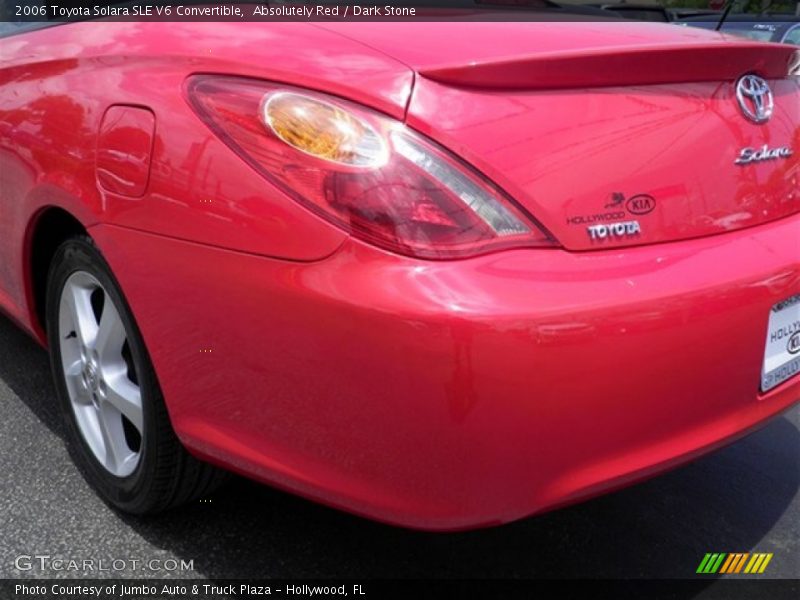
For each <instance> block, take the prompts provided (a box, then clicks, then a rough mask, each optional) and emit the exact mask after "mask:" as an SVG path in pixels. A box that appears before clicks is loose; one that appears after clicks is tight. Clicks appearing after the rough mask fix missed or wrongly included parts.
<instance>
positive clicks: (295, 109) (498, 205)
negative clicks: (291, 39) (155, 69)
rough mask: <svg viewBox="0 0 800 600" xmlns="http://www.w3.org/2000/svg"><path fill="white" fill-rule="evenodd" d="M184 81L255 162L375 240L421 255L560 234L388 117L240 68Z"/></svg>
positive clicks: (194, 99) (208, 115)
mask: <svg viewBox="0 0 800 600" xmlns="http://www.w3.org/2000/svg"><path fill="white" fill-rule="evenodd" d="M187 90H188V97H189V101H190V103H191V105H192V106H193V107H194V109H195V111H196V112H197V113H198V115H199V116H200V117H201V118H202V119H203V120H204V121H205V122H206V123H207V124H208V125H209V127H211V129H212V130H214V131H215V132H216V134H217V135H219V137H220V138H221V139H222V140H223V141H225V143H227V144H228V145H229V146H230V147H231V148H232V149H233V150H235V151H236V152H237V153H238V154H239V155H240V156H241V157H242V158H243V159H244V160H246V161H247V162H248V163H249V164H250V165H252V166H253V167H254V168H255V169H256V170H257V171H259V172H260V173H261V174H262V175H264V176H265V177H266V178H267V179H269V180H270V181H271V182H273V183H274V184H276V185H277V186H278V187H280V188H281V189H282V190H284V191H285V192H286V193H287V194H289V195H291V196H292V197H293V198H295V199H296V200H297V201H298V202H300V203H302V204H303V205H304V206H306V207H308V208H309V209H311V210H312V211H314V212H315V213H317V214H318V215H320V216H322V217H323V218H325V219H327V220H329V221H332V222H333V223H335V224H336V225H338V226H340V227H342V228H343V229H345V230H346V231H348V232H350V233H352V234H353V235H355V236H357V237H359V238H361V239H364V240H366V241H368V242H370V243H373V244H375V245H378V246H381V247H383V248H386V249H388V250H391V251H394V252H399V253H401V254H406V255H409V256H416V257H421V258H454V257H463V256H472V255H475V254H480V253H484V252H487V251H489V250H494V249H497V248H507V247H512V246H525V247H531V246H552V245H554V243H555V242H554V240H553V239H552V238H551V237H550V236H549V235H548V234H547V233H546V232H545V231H544V230H543V229H542V228H541V227H540V226H539V225H538V224H537V223H536V222H535V221H534V220H533V219H532V218H531V217H530V216H528V215H527V214H526V213H525V212H524V211H523V210H522V209H521V208H520V207H518V206H516V204H514V203H513V202H512V201H511V200H510V199H508V198H507V197H505V196H504V195H503V194H502V192H500V190H498V189H497V188H496V187H495V186H494V185H492V184H491V183H489V182H488V181H486V180H485V179H484V178H483V177H481V176H480V175H479V174H478V173H476V172H475V171H474V170H473V169H471V168H469V167H468V166H467V165H465V164H463V163H462V162H461V161H459V160H458V159H457V158H455V157H454V156H452V155H451V154H450V153H448V152H447V151H445V150H444V149H442V148H440V147H439V146H437V145H435V144H434V143H433V142H431V141H429V140H427V139H425V138H423V137H422V136H421V135H419V134H417V133H415V132H413V131H411V130H409V129H408V128H406V127H405V126H404V125H403V124H402V123H399V122H397V121H394V120H392V119H390V118H388V117H385V116H383V115H379V114H377V113H374V112H372V111H370V110H367V109H365V108H362V107H359V106H356V105H354V104H352V103H350V102H346V101H344V100H340V99H338V98H332V97H329V96H325V95H323V94H319V93H316V92H309V91H304V90H297V89H292V88H288V87H286V86H281V85H277V84H269V83H263V82H258V81H251V80H246V79H240V78H234V77H221V76H219V77H218V76H212V75H199V76H196V77H193V78H191V79H190V80H189V83H188V87H187Z"/></svg>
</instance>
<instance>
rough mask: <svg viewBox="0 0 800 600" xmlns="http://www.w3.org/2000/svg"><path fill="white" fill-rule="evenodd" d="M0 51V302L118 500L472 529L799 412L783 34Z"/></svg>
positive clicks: (436, 33)
mask: <svg viewBox="0 0 800 600" xmlns="http://www.w3.org/2000/svg"><path fill="white" fill-rule="evenodd" d="M0 43H2V58H1V60H2V62H1V63H0V217H1V218H0V307H2V309H3V312H5V313H7V315H9V316H10V317H11V318H12V319H14V320H15V321H16V322H18V323H19V324H20V325H21V326H22V327H23V328H24V329H26V330H27V331H28V332H29V333H30V334H31V335H33V336H34V337H35V338H36V339H37V340H39V342H41V343H42V344H43V345H46V346H47V347H48V348H49V351H50V355H51V361H52V365H53V373H54V377H55V383H56V390H57V396H58V402H60V404H61V405H62V407H63V414H64V417H65V419H66V422H67V423H68V430H69V439H70V440H71V443H70V447H71V450H72V454H73V456H74V458H75V460H76V462H77V463H78V465H79V466H80V467H81V470H82V471H83V473H84V474H85V476H86V478H87V479H88V481H89V482H90V483H91V484H92V485H93V486H94V487H95V488H96V489H97V490H98V492H99V493H100V494H101V495H102V496H103V497H104V498H105V499H106V500H107V501H108V502H110V503H111V504H112V505H114V506H116V507H118V508H120V509H122V510H124V511H129V512H132V513H138V514H144V513H152V512H156V511H162V510H165V509H167V508H169V507H172V506H175V505H177V504H179V503H181V502H185V501H188V500H190V499H193V498H197V497H198V496H200V495H203V494H207V493H209V490H211V489H212V488H213V487H215V486H216V485H217V484H218V483H219V482H220V481H221V480H222V479H223V476H222V475H221V474H222V473H224V472H226V471H234V472H237V473H240V474H244V475H246V476H248V477H251V478H254V479H257V480H259V481H262V482H266V483H269V484H271V485H274V486H277V487H280V488H282V489H285V490H290V491H292V492H295V493H298V494H301V495H303V496H306V497H308V498H312V499H316V500H318V501H321V502H324V503H326V504H329V505H332V506H335V507H339V508H343V509H346V510H349V511H352V512H355V513H358V514H361V515H365V516H369V517H371V518H374V519H378V520H382V521H386V522H390V523H395V524H400V525H405V526H409V527H415V528H423V529H433V530H456V529H465V528H471V527H479V526H488V525H493V524H499V523H504V522H508V521H511V520H514V519H519V518H522V517H524V516H527V515H532V514H535V513H539V512H542V511H544V510H547V509H552V508H555V507H558V506H563V505H566V504H569V503H573V502H576V501H579V500H582V499H586V498H589V497H591V496H594V495H597V494H599V493H602V492H606V491H609V490H612V489H616V488H619V487H621V486H623V485H627V484H629V483H631V482H634V481H638V480H641V479H643V478H646V477H649V476H651V475H653V474H655V473H658V472H660V471H664V470H666V469H668V468H671V467H674V466H676V465H679V464H681V463H684V462H686V461H688V460H690V459H692V458H695V457H697V456H699V455H701V454H703V453H705V452H708V451H711V450H712V449H715V448H718V447H720V446H721V445H723V444H726V443H729V442H731V441H733V440H734V439H736V438H738V437H740V436H742V435H744V434H745V433H747V432H749V431H752V430H753V429H754V428H756V427H759V426H760V425H762V424H764V423H765V421H766V420H767V419H769V418H771V417H773V416H775V415H778V414H780V413H782V412H783V411H785V410H786V409H787V408H789V407H790V406H791V405H792V404H793V403H794V402H795V401H796V400H797V399H798V398H799V397H800V377H798V376H797V374H798V371H800V184H799V183H798V182H800V158H798V157H799V156H800V154H799V152H800V78H799V77H798V74H799V73H800V70H798V69H799V68H798V64H800V63H799V62H798V60H799V59H800V50H799V49H798V48H797V47H794V46H789V45H778V44H774V45H773V44H769V43H762V42H755V41H748V40H741V39H738V38H726V37H724V36H723V35H721V34H718V33H715V32H711V31H704V30H699V29H697V30H693V29H692V30H690V29H687V28H679V27H674V26H669V25H656V24H641V23H633V22H628V23H591V22H583V23H578V22H572V23H563V22H562V23H544V24H542V23H500V22H493V23H478V22H451V23H380V24H378V23H332V22H331V23H271V24H259V23H236V24H233V23H146V24H145V23H110V22H107V23H99V22H82V23H72V24H65V25H57V26H50V27H45V28H39V29H36V30H32V31H24V32H18V33H16V34H12V35H8V36H6V37H5V38H3V39H2V40H0ZM55 401H56V399H54V402H55Z"/></svg>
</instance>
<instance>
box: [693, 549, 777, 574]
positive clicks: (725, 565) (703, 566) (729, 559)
mask: <svg viewBox="0 0 800 600" xmlns="http://www.w3.org/2000/svg"><path fill="white" fill-rule="evenodd" d="M772 556H773V554H772V552H770V553H766V552H755V553H753V554H750V553H749V552H731V553H725V552H721V553H720V552H715V553H712V552H709V553H707V554H706V555H705V556H704V557H703V560H701V561H700V565H699V566H698V567H697V571H696V572H697V573H701V574H703V575H713V574H715V573H720V574H736V573H749V574H758V573H763V572H764V571H765V570H766V568H767V565H768V564H769V561H771V560H772ZM748 559H749V560H748ZM745 565H747V566H745ZM742 568H744V570H742Z"/></svg>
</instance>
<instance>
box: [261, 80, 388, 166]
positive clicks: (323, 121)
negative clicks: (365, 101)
mask: <svg viewBox="0 0 800 600" xmlns="http://www.w3.org/2000/svg"><path fill="white" fill-rule="evenodd" d="M263 114H264V122H265V123H266V125H267V126H268V127H269V128H270V129H271V130H272V131H273V132H274V133H275V135H277V136H278V137H279V138H280V139H281V140H283V141H284V142H286V143H287V144H289V145H290V146H292V147H294V148H296V149H298V150H300V151H302V152H305V153H306V154H310V155H311V156H315V157H317V158H320V159H322V160H327V161H330V162H334V163H338V164H341V165H346V166H350V167H366V168H378V167H381V166H383V165H385V164H386V162H387V161H388V159H389V150H388V146H387V144H386V141H385V140H384V139H383V138H382V137H381V136H380V135H379V134H378V133H377V132H376V131H375V130H374V129H373V128H372V127H371V126H370V125H369V124H368V123H366V122H365V121H363V120H362V119H359V118H358V117H356V116H355V115H353V114H352V113H350V112H348V111H346V110H344V109H342V108H340V107H338V106H335V105H333V104H330V103H328V102H324V101H322V100H318V99H316V98H311V97H309V96H304V95H302V94H295V93H292V92H278V93H274V94H271V95H268V96H267V97H266V98H265V100H264V104H263Z"/></svg>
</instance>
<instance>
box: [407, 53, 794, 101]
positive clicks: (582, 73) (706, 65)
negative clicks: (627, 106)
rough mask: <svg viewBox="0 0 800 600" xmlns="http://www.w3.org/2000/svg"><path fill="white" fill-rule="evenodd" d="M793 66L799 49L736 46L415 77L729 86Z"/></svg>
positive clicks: (528, 84) (520, 85)
mask: <svg viewBox="0 0 800 600" xmlns="http://www.w3.org/2000/svg"><path fill="white" fill-rule="evenodd" d="M698 55H702V59H700V60H698ZM798 64H800V48H797V47H795V46H791V45H788V44H772V43H763V42H747V41H736V42H727V43H719V42H693V43H680V44H636V45H626V46H608V47H599V48H592V49H588V50H584V49H582V50H575V51H559V52H544V53H542V52H539V53H532V54H530V55H525V56H513V57H507V58H497V59H490V60H487V61H484V62H478V61H475V62H470V63H466V64H449V65H448V64H444V65H438V66H436V65H434V66H431V67H422V68H420V69H419V71H418V72H419V75H420V76H422V77H425V78H426V79H430V80H433V81H436V82H438V83H443V84H448V85H454V86H458V87H474V88H484V89H491V90H500V89H507V90H510V89H516V90H540V89H569V88H594V87H618V86H630V85H657V84H672V83H698V82H709V81H715V82H719V81H735V80H736V79H738V78H739V77H741V76H742V75H746V74H749V73H752V74H756V75H759V76H761V77H764V78H765V79H784V78H786V77H788V76H790V75H791V74H792V72H793V69H795V68H797V65H798Z"/></svg>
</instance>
